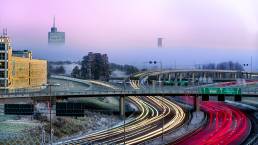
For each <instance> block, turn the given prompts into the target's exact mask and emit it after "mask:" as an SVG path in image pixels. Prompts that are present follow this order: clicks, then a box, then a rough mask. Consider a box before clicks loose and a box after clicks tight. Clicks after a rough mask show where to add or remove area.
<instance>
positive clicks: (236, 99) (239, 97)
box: [234, 95, 242, 101]
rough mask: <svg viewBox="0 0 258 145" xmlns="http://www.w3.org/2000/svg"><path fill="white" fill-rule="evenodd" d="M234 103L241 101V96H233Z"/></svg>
mask: <svg viewBox="0 0 258 145" xmlns="http://www.w3.org/2000/svg"><path fill="white" fill-rule="evenodd" d="M234 101H242V96H241V95H235V97H234Z"/></svg>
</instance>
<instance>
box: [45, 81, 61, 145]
mask: <svg viewBox="0 0 258 145" xmlns="http://www.w3.org/2000/svg"><path fill="white" fill-rule="evenodd" d="M44 86H46V87H49V89H48V91H49V114H50V116H49V120H50V144H51V145H52V135H53V133H54V130H52V95H51V93H52V89H51V87H54V86H60V84H58V83H47V84H45V85H44Z"/></svg>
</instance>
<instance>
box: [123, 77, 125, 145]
mask: <svg viewBox="0 0 258 145" xmlns="http://www.w3.org/2000/svg"><path fill="white" fill-rule="evenodd" d="M125 81H126V80H125V79H124V81H123V90H124V96H123V97H124V99H123V105H124V106H123V108H124V109H123V120H124V145H125V87H126V86H125V85H126V82H125Z"/></svg>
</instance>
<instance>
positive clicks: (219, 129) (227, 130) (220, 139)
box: [177, 101, 251, 145]
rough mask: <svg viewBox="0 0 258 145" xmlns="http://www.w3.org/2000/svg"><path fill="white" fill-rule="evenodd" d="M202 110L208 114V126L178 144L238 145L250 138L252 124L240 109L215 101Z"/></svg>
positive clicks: (203, 106) (204, 105) (206, 103)
mask: <svg viewBox="0 0 258 145" xmlns="http://www.w3.org/2000/svg"><path fill="white" fill-rule="evenodd" d="M201 108H202V109H203V110H204V111H206V112H207V113H208V116H209V122H208V124H207V125H206V126H205V128H203V129H202V130H200V131H199V132H198V133H196V134H194V135H191V137H188V138H187V139H185V140H183V141H181V142H179V143H177V144H182V145H192V144H198V145H214V144H220V145H237V144H241V143H242V142H243V141H244V140H245V139H246V137H247V136H248V134H249V131H250V125H251V124H250V121H249V120H248V118H247V116H246V115H245V114H244V113H243V112H242V111H240V110H239V109H237V108H234V107H232V106H229V105H227V104H225V103H222V102H215V101H209V102H203V103H202V105H201Z"/></svg>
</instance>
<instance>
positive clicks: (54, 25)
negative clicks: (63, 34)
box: [53, 16, 56, 27]
mask: <svg viewBox="0 0 258 145" xmlns="http://www.w3.org/2000/svg"><path fill="white" fill-rule="evenodd" d="M53 27H56V17H55V16H54V20H53Z"/></svg>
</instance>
